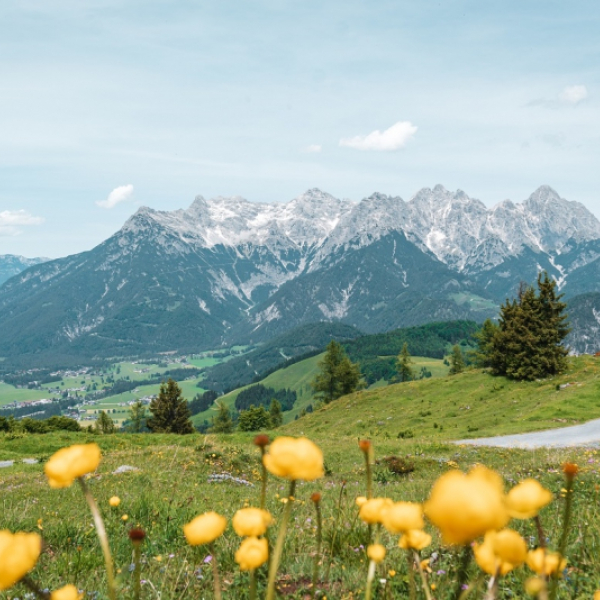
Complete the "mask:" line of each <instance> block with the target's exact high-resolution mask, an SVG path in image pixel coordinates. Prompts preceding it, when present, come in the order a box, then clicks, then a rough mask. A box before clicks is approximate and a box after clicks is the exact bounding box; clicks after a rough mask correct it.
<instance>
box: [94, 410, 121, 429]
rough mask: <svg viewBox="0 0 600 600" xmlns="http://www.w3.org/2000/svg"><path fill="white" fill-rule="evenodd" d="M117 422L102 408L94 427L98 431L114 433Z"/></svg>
mask: <svg viewBox="0 0 600 600" xmlns="http://www.w3.org/2000/svg"><path fill="white" fill-rule="evenodd" d="M115 429H116V428H115V422H114V421H113V420H112V419H111V418H110V417H109V416H108V414H107V413H106V411H104V410H101V411H100V413H99V414H98V419H97V421H96V427H95V428H94V430H95V432H96V433H103V434H104V433H114V432H115Z"/></svg>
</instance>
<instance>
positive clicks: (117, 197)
mask: <svg viewBox="0 0 600 600" xmlns="http://www.w3.org/2000/svg"><path fill="white" fill-rule="evenodd" d="M131 194H133V186H132V185H131V184H128V185H120V186H119V187H116V188H115V189H114V190H113V191H112V192H111V193H110V194H109V195H108V198H107V199H106V200H98V201H97V202H96V204H97V205H98V206H101V207H102V208H114V207H115V206H116V205H117V204H120V203H121V202H125V201H126V200H129V198H130V196H131Z"/></svg>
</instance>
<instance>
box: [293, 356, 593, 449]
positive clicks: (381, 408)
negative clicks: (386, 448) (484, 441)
mask: <svg viewBox="0 0 600 600" xmlns="http://www.w3.org/2000/svg"><path fill="white" fill-rule="evenodd" d="M569 365H570V366H569V370H568V372H567V373H565V374H564V375H561V376H559V377H554V378H551V379H546V380H543V381H534V382H515V381H510V380H507V379H505V378H502V377H492V376H491V375H488V374H487V373H484V372H483V371H481V370H468V371H466V372H464V373H462V374H460V375H454V376H448V377H444V378H431V379H426V380H422V381H413V382H408V383H401V384H395V385H391V386H386V387H381V388H377V389H374V390H365V391H361V392H357V393H355V394H351V395H349V396H345V397H344V398H340V399H339V400H337V401H335V402H332V403H331V404H329V405H327V406H325V407H324V408H322V409H320V410H319V411H317V412H315V413H312V414H309V415H307V416H305V417H303V418H302V419H301V420H299V421H297V422H295V423H291V424H289V425H287V426H285V427H284V430H285V431H286V432H288V433H300V432H303V433H304V434H305V435H308V436H317V435H325V434H326V433H327V432H328V431H335V432H336V435H339V436H347V437H353V438H356V437H357V436H368V437H385V438H397V437H398V436H400V437H402V436H404V437H410V436H411V435H413V436H414V437H417V438H422V437H425V438H436V439H445V440H449V439H460V438H464V437H484V436H493V435H500V434H512V433H522V432H525V431H536V430H541V429H549V428H553V427H562V426H566V425H572V424H576V423H581V422H584V421H587V420H590V419H593V418H597V417H600V360H599V359H597V358H593V357H591V356H581V357H576V358H571V359H570V362H569ZM561 386H566V387H562V388H561ZM557 388H558V389H557Z"/></svg>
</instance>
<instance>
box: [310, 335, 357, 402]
mask: <svg viewBox="0 0 600 600" xmlns="http://www.w3.org/2000/svg"><path fill="white" fill-rule="evenodd" d="M318 367H319V373H318V374H317V376H316V377H315V378H314V380H313V381H312V384H311V385H312V388H313V391H314V392H315V397H316V398H317V399H318V400H322V401H323V402H325V403H326V404H328V403H329V402H331V401H332V400H336V399H337V398H339V397H340V396H343V395H344V394H350V393H351V392H353V391H355V390H356V389H358V388H359V387H361V374H360V367H359V365H358V364H356V363H353V362H352V361H351V360H350V359H349V358H348V356H346V352H345V351H344V349H343V348H342V346H341V344H338V343H337V342H336V341H335V340H331V342H329V344H327V349H326V352H325V356H324V357H323V358H322V360H320V361H319V363H318Z"/></svg>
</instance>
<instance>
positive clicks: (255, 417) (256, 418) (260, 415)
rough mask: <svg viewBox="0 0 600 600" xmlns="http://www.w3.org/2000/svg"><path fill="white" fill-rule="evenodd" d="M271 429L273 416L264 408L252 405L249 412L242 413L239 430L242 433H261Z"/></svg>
mask: <svg viewBox="0 0 600 600" xmlns="http://www.w3.org/2000/svg"><path fill="white" fill-rule="evenodd" d="M270 427H271V416H270V415H269V412H268V411H267V410H266V409H265V407H264V406H262V405H261V406H254V404H252V405H251V406H250V408H248V410H243V411H241V412H240V418H239V419H238V429H239V430H240V431H260V430H261V429H269V428H270Z"/></svg>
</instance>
